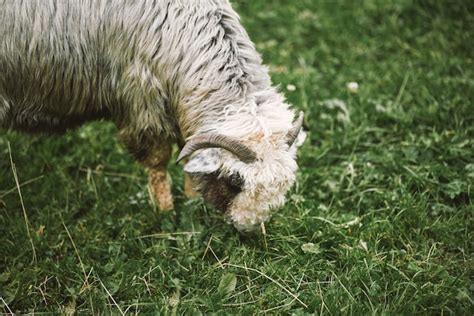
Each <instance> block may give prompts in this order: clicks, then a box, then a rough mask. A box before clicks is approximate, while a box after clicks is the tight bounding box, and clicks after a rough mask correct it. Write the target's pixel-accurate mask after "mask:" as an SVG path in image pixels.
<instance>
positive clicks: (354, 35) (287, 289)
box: [0, 0, 474, 315]
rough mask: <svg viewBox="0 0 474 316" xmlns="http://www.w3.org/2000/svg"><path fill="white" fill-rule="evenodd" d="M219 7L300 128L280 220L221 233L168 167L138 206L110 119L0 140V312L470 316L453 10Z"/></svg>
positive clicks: (285, 4) (465, 110)
mask: <svg viewBox="0 0 474 316" xmlns="http://www.w3.org/2000/svg"><path fill="white" fill-rule="evenodd" d="M233 5H234V7H235V9H236V10H237V12H238V13H239V14H240V15H241V18H242V23H243V25H244V26H245V27H246V29H247V31H248V32H249V34H250V36H251V38H252V40H253V41H254V42H255V44H256V47H257V49H258V50H259V52H260V53H261V54H262V56H263V60H264V62H265V63H266V64H267V65H268V66H269V69H270V72H271V74H272V79H273V82H274V83H275V84H277V85H279V87H280V89H281V90H282V91H283V92H284V93H285V95H286V97H287V100H288V101H289V102H290V103H291V104H293V107H294V109H297V110H303V111H304V112H305V114H306V125H307V126H308V127H309V134H308V138H307V140H306V143H305V144H304V146H303V147H302V148H301V149H300V151H299V154H298V156H299V158H298V164H299V167H300V168H299V172H298V181H297V184H296V186H295V187H294V188H293V189H292V191H291V192H290V193H289V194H288V202H287V204H286V206H285V207H284V208H283V209H282V210H281V211H279V212H278V213H277V214H275V216H274V217H273V218H272V220H271V221H270V222H268V223H267V224H266V225H265V230H264V231H262V232H259V233H258V234H253V235H240V234H239V233H238V232H237V231H236V230H235V229H234V228H233V227H232V226H230V225H228V224H226V223H225V221H224V219H223V217H222V214H220V213H219V212H217V211H215V210H214V209H212V208H209V207H207V206H206V205H205V204H204V203H203V201H202V200H201V199H200V198H197V199H192V200H189V199H187V198H185V197H184V194H183V189H182V188H183V179H182V177H183V174H182V170H181V166H180V165H176V164H174V163H171V165H170V171H171V174H172V176H173V178H174V183H173V192H174V194H175V197H176V203H175V204H176V205H175V210H174V211H172V212H170V213H166V214H164V213H159V212H157V210H156V209H155V208H153V207H152V206H151V205H150V203H149V197H148V192H147V188H146V185H147V175H146V171H145V170H144V169H143V168H142V167H141V166H140V165H139V164H137V163H136V162H135V161H134V160H133V159H132V158H131V157H130V156H129V155H128V154H127V152H126V151H125V149H124V148H123V147H122V145H121V144H120V143H119V142H118V140H117V137H116V132H117V130H116V128H115V127H114V126H113V125H112V124H110V123H106V122H94V123H90V124H87V125H84V126H83V127H81V128H79V129H77V130H73V131H69V132H67V133H66V134H65V135H62V136H32V135H26V134H21V133H18V132H11V131H5V130H3V131H1V132H0V312H3V313H9V312H10V311H16V312H20V313H28V312H29V313H38V314H40V313H51V312H56V313H58V312H60V313H65V314H71V313H74V312H76V313H79V314H102V313H112V314H119V313H127V314H129V313H145V312H148V313H151V312H155V313H163V314H174V315H176V314H186V315H188V314H201V313H203V314H208V313H216V314H218V315H226V314H260V313H262V314H293V315H305V314H313V313H314V314H329V315H338V314H361V315H362V314H397V315H398V314H456V315H472V313H473V312H474V296H473V294H474V285H473V284H474V283H473V279H474V260H473V259H474V258H473V256H474V255H473V253H474V243H473V241H474V234H473V233H474V221H473V213H474V204H473V199H474V192H473V191H474V188H473V184H474V60H473V56H474V55H473V54H472V51H473V50H474V32H473V30H474V6H473V3H472V2H471V1H450V2H448V1H436V0H431V1H417V0H391V1H390V0H389V1H375V0H373V1H372V0H366V1H314V0H298V1H289V0H268V1H263V0H258V1H244V0H239V1H234V2H233ZM350 82H356V83H357V84H358V88H357V89H355V88H354V87H352V88H351V89H349V88H348V83H350Z"/></svg>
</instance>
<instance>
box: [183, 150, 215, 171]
mask: <svg viewBox="0 0 474 316" xmlns="http://www.w3.org/2000/svg"><path fill="white" fill-rule="evenodd" d="M221 165H222V161H221V156H220V152H219V150H218V149H216V148H209V149H203V150H200V151H198V152H196V153H195V154H194V155H192V156H191V159H189V161H188V163H187V164H186V165H184V171H185V172H186V173H190V174H196V173H212V172H215V171H217V170H218V169H219V168H220V167H221Z"/></svg>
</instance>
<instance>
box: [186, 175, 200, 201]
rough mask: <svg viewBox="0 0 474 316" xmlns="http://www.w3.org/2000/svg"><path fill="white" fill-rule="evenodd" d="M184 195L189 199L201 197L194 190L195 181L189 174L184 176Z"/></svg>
mask: <svg viewBox="0 0 474 316" xmlns="http://www.w3.org/2000/svg"><path fill="white" fill-rule="evenodd" d="M184 195H186V197H187V198H189V199H193V198H196V197H197V196H198V195H199V194H198V193H197V192H196V191H195V190H194V188H193V180H192V179H191V177H190V176H189V175H187V174H185V175H184Z"/></svg>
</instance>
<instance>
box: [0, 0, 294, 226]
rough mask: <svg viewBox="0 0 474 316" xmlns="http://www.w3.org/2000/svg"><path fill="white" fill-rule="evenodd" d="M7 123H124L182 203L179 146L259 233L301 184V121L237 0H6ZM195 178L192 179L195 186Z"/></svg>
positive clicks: (3, 91)
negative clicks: (233, 0) (173, 168)
mask: <svg viewBox="0 0 474 316" xmlns="http://www.w3.org/2000/svg"><path fill="white" fill-rule="evenodd" d="M0 7H1V8H2V9H1V10H0V21H1V22H0V67H1V69H0V127H3V128H7V129H17V130H22V131H25V132H46V133H51V132H63V131H65V130H67V129H70V128H74V127H77V126H79V125H81V124H82V123H84V122H87V121H91V120H97V119H105V120H110V121H112V122H114V123H115V125H116V126H117V128H118V130H119V138H120V139H121V141H122V142H123V144H124V145H125V146H126V148H127V149H128V150H129V152H130V153H131V154H132V155H133V156H134V157H135V158H136V159H137V160H138V161H139V162H141V163H142V164H144V166H146V167H147V168H148V169H149V188H150V191H151V193H152V196H153V197H154V200H155V201H156V204H157V205H158V207H159V208H160V209H161V210H168V209H172V208H173V198H172V195H171V191H170V184H169V181H168V180H169V177H168V175H167V171H166V166H167V164H168V161H169V160H170V157H171V149H172V144H175V143H176V144H178V145H179V147H181V148H182V149H181V152H180V154H179V157H178V161H181V160H187V162H186V164H185V166H184V171H185V173H186V174H187V175H188V176H187V178H186V182H187V184H186V188H187V190H186V193H187V195H192V192H191V190H189V188H190V185H189V183H191V182H192V183H193V184H194V186H195V188H196V189H197V190H198V191H199V192H200V193H201V194H202V195H203V197H204V199H205V200H206V201H208V202H209V203H210V204H212V205H214V206H215V207H216V208H217V209H219V210H221V211H223V212H224V214H225V217H226V219H227V220H228V222H229V223H232V224H233V225H234V226H235V227H236V228H237V229H238V230H239V231H252V230H255V229H256V228H257V227H259V225H260V224H261V223H263V222H265V221H267V220H269V218H270V216H271V214H272V213H273V211H275V210H277V209H279V208H280V207H281V206H282V205H283V204H284V202H285V194H286V193H287V191H288V190H289V189H290V188H291V187H292V185H293V184H294V182H295V177H296V176H295V175H296V171H297V164H296V144H297V143H298V141H296V139H300V138H301V137H303V136H302V135H303V131H302V130H301V126H302V123H303V114H302V113H300V115H299V117H298V118H295V114H294V112H293V111H292V110H290V108H289V105H288V104H287V103H286V101H285V99H284V97H283V95H282V94H281V93H280V92H279V91H278V90H277V89H276V88H275V87H273V86H272V83H271V80H270V77H269V74H268V69H267V68H266V67H265V66H264V65H263V64H262V60H261V57H260V55H259V54H258V53H257V51H256V49H255V47H254V45H253V43H252V41H251V40H250V39H249V37H248V35H247V33H246V31H245V30H244V28H243V27H242V25H241V24H240V21H239V17H238V15H237V13H236V12H235V11H234V10H233V9H232V7H231V5H230V3H229V2H228V1H227V0H222V1H219V0H200V1H176V0H158V1H156V0H155V1H149V0H143V1H120V0H80V1H79V0H60V1H44V0H28V1H17V0H0ZM188 181H191V182H188Z"/></svg>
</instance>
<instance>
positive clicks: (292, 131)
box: [286, 111, 304, 147]
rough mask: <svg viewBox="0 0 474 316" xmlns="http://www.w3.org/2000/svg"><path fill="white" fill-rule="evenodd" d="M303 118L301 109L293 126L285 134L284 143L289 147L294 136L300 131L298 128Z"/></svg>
mask: <svg viewBox="0 0 474 316" xmlns="http://www.w3.org/2000/svg"><path fill="white" fill-rule="evenodd" d="M303 118H304V113H303V111H301V112H300V114H299V116H298V119H297V120H296V122H295V123H294V125H293V127H292V128H291V129H290V130H289V131H288V133H287V134H286V144H287V145H288V147H291V145H293V143H294V142H295V140H296V138H297V137H298V134H299V133H300V130H301V128H302V127H303Z"/></svg>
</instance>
